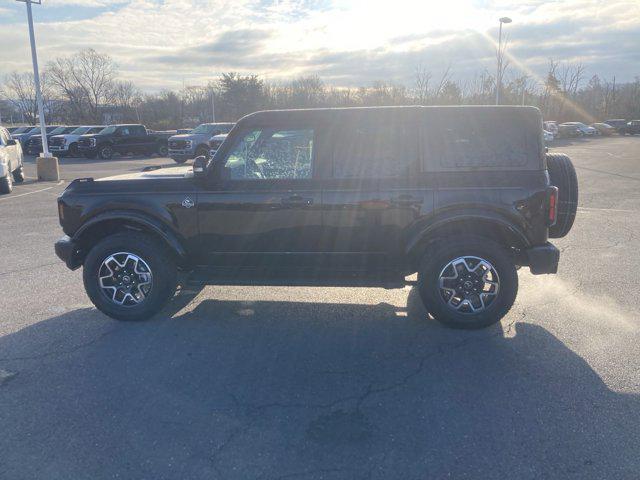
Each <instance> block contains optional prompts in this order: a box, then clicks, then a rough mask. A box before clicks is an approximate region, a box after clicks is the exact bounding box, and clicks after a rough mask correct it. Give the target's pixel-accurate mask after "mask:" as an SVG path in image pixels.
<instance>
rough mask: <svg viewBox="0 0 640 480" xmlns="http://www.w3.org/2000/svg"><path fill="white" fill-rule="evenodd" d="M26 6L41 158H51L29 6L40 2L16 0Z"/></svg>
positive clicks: (35, 0) (36, 0)
mask: <svg viewBox="0 0 640 480" xmlns="http://www.w3.org/2000/svg"><path fill="white" fill-rule="evenodd" d="M17 1H18V2H24V3H26V4H27V22H28V24H29V41H30V42H31V60H32V62H33V83H34V86H35V88H36V101H37V102H38V116H39V117H40V134H41V135H42V156H43V157H45V158H48V157H51V153H50V152H49V144H48V142H47V126H46V122H45V118H44V103H43V102H42V90H41V88H40V73H39V72H38V54H37V52H36V38H35V33H34V31H33V14H32V13H31V4H32V3H35V4H36V5H40V4H41V2H42V0H17Z"/></svg>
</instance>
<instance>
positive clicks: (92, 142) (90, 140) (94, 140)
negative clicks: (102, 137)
mask: <svg viewBox="0 0 640 480" xmlns="http://www.w3.org/2000/svg"><path fill="white" fill-rule="evenodd" d="M89 145H91V146H92V147H95V146H96V139H95V138H91V139H89Z"/></svg>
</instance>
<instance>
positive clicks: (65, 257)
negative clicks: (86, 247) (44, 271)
mask: <svg viewBox="0 0 640 480" xmlns="http://www.w3.org/2000/svg"><path fill="white" fill-rule="evenodd" d="M54 248H55V251H56V255H57V256H58V258H59V259H60V260H62V261H63V262H64V263H65V264H66V265H67V267H68V268H70V269H71V270H75V269H77V268H79V267H80V266H81V265H82V259H81V258H80V250H79V248H78V245H77V244H76V242H74V241H73V239H72V238H71V237H69V236H68V235H65V236H64V237H62V238H61V239H60V240H58V241H57V242H56V243H55V245H54Z"/></svg>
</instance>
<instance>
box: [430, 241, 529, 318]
mask: <svg viewBox="0 0 640 480" xmlns="http://www.w3.org/2000/svg"><path fill="white" fill-rule="evenodd" d="M460 257H476V258H480V259H483V260H485V261H486V262H489V264H490V265H491V266H492V267H493V269H494V270H495V273H496V274H497V278H498V287H497V291H496V290H493V289H494V288H496V287H489V291H488V292H491V291H496V295H495V296H494V295H487V296H483V298H484V299H485V300H484V303H485V304H486V308H484V309H483V310H480V307H481V305H480V304H478V303H477V301H478V300H479V299H480V296H479V295H476V296H475V297H474V298H475V300H473V302H475V303H476V307H477V308H478V311H477V312H476V313H474V312H472V311H470V310H469V309H468V308H467V307H466V306H463V305H462V304H463V303H464V301H460V302H458V305H460V306H462V307H463V308H462V309H460V310H456V309H455V308H454V307H453V306H449V305H448V304H447V300H446V299H445V296H444V295H445V294H446V293H447V292H444V291H442V290H441V289H440V276H441V273H444V272H443V270H444V269H445V267H447V266H448V265H449V263H450V262H452V261H453V260H455V259H458V258H460ZM472 261H473V260H470V262H472ZM475 265H476V267H478V266H479V265H478V263H476V264H475ZM450 268H452V267H450ZM482 270H483V267H480V269H479V270H478V272H481V271H482ZM451 271H452V270H447V272H451ZM444 275H445V276H451V275H450V274H448V273H444ZM456 275H459V277H460V281H462V282H464V283H465V284H466V283H467V282H465V281H464V279H463V273H462V272H460V273H459V274H456ZM483 278H484V277H483ZM452 281H453V282H457V281H458V280H457V279H456V280H452ZM470 283H471V284H472V287H473V284H474V280H471V282H470ZM483 284H484V282H482V284H480V283H478V284H476V285H475V286H476V287H477V288H482V285H483ZM418 290H419V293H420V297H421V298H422V302H423V303H424V305H425V308H426V309H427V311H428V312H429V313H430V314H431V315H432V316H433V317H434V318H435V319H436V320H437V321H438V322H440V323H442V324H443V325H446V326H447V327H451V328H460V329H467V330H474V329H479V328H485V327H488V326H490V325H493V324H494V323H497V322H499V321H500V320H501V319H502V317H504V316H505V315H506V314H507V313H508V312H509V309H510V308H511V306H512V305H513V302H514V301H515V299H516V295H517V293H518V273H517V271H516V267H515V264H514V261H513V258H512V257H511V255H510V254H509V252H508V251H507V250H506V249H505V248H503V247H502V246H500V245H499V244H497V243H496V242H494V241H493V240H491V239H488V238H486V237H480V236H478V237H476V236H471V235H469V236H463V237H462V238H459V239H457V240H451V239H446V240H443V241H441V242H439V244H436V246H433V247H431V248H430V249H429V250H428V251H427V253H426V254H425V256H424V257H423V259H422V263H421V266H420V270H419V272H418ZM456 295H457V294H456ZM449 298H451V297H449ZM452 300H455V299H452ZM461 300H462V299H461ZM455 303H456V302H455V301H454V304H455ZM465 309H466V311H465Z"/></svg>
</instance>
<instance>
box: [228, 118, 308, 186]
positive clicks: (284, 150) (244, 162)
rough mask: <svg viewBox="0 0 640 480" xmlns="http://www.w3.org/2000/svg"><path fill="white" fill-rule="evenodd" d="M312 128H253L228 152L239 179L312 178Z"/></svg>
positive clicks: (229, 164) (229, 159)
mask: <svg viewBox="0 0 640 480" xmlns="http://www.w3.org/2000/svg"><path fill="white" fill-rule="evenodd" d="M312 156H313V130H306V129H305V130H254V131H251V132H248V133H247V134H245V135H243V136H242V138H241V139H240V140H239V141H238V142H237V143H236V145H235V146H234V147H233V148H232V150H231V152H230V153H229V157H228V158H227V163H226V166H227V168H229V169H230V170H231V178H232V179H236V180H251V179H254V180H260V179H302V178H311V159H312Z"/></svg>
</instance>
